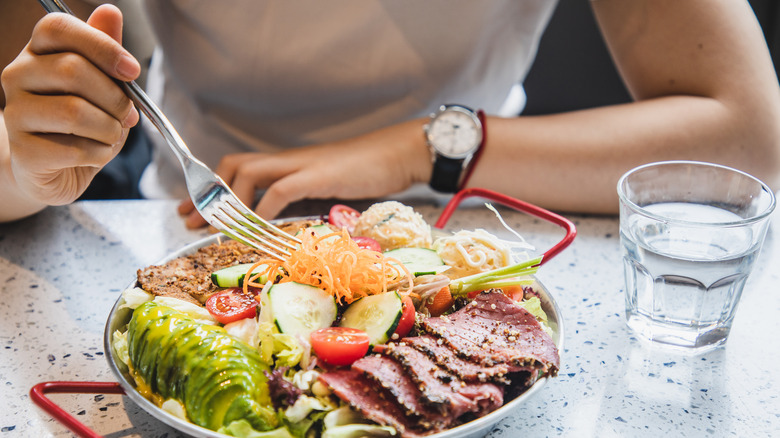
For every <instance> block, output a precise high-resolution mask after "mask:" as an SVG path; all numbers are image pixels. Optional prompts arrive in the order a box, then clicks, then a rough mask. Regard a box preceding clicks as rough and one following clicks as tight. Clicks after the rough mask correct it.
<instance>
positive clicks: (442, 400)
mask: <svg viewBox="0 0 780 438" xmlns="http://www.w3.org/2000/svg"><path fill="white" fill-rule="evenodd" d="M407 339H413V338H406V339H402V340H401V341H400V342H397V343H392V344H389V345H388V348H387V349H385V351H384V354H387V355H389V356H390V357H392V358H393V359H395V360H396V361H398V363H400V364H401V365H402V366H403V368H404V370H405V371H406V373H407V374H408V375H409V377H410V378H411V379H412V380H413V381H414V382H415V383H416V384H417V387H418V388H419V390H420V393H421V396H422V399H423V401H425V402H426V403H427V404H429V405H431V406H433V407H435V408H437V409H438V410H439V411H440V412H442V413H443V414H446V415H447V416H449V417H453V418H458V417H460V416H461V415H463V414H465V413H468V412H471V413H474V414H476V415H477V416H482V415H484V414H487V413H488V412H491V411H493V410H495V409H498V408H499V407H501V405H502V404H503V403H504V389H503V387H502V386H499V385H496V384H494V383H482V382H471V383H467V382H465V381H463V380H461V379H460V378H459V377H458V376H456V375H455V374H453V373H451V372H450V371H449V370H447V369H445V368H444V367H442V366H441V365H440V364H438V363H436V362H435V361H434V360H433V359H432V358H431V357H430V356H428V355H427V354H425V353H424V352H422V351H420V350H417V349H416V348H414V347H412V346H410V345H408V344H407V343H406V341H407ZM445 348H446V347H445ZM453 355H454V353H453Z"/></svg>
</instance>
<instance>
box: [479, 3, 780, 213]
mask: <svg viewBox="0 0 780 438" xmlns="http://www.w3.org/2000/svg"><path fill="white" fill-rule="evenodd" d="M592 5H593V8H594V10H595V12H596V15H597V18H598V20H599V24H600V26H601V28H602V31H603V33H604V36H605V39H606V41H607V42H608V45H609V48H610V50H611V52H612V55H613V58H614V59H615V62H616V64H617V66H618V69H619V71H620V72H621V75H622V76H623V78H624V80H625V82H626V84H627V86H628V88H629V90H630V92H631V93H632V95H633V97H634V99H635V100H636V101H635V102H634V103H630V104H625V105H618V106H612V107H604V108H598V109H591V110H584V111H577V112H572V113H567V114H558V115H551V116H539V117H520V118H517V119H492V120H490V121H489V122H488V126H489V127H490V130H489V133H490V134H489V135H490V137H489V143H488V145H487V148H486V150H485V155H484V158H483V161H482V163H481V164H480V165H479V168H478V169H476V170H475V173H474V176H473V178H472V180H471V185H473V186H485V187H493V188H496V189H498V190H501V191H504V192H507V193H512V194H514V195H517V196H520V197H522V198H523V199H526V200H528V201H531V202H534V203H538V204H541V205H545V206H547V207H550V208H554V209H559V210H566V211H580V212H594V213H613V212H615V211H616V209H617V197H616V195H615V185H616V183H617V179H618V178H619V176H620V175H621V174H622V173H623V172H625V171H626V170H628V169H630V168H632V167H634V166H636V165H638V164H641V163H646V162H650V161H657V160H668V159H691V160H700V161H714V162H718V163H722V164H726V165H731V166H734V167H737V168H739V169H742V170H745V171H747V172H750V173H752V174H754V175H756V176H757V177H759V178H761V179H763V180H765V181H766V182H767V183H768V184H770V185H773V186H774V187H775V188H777V187H778V186H777V184H778V182H779V181H778V176H779V173H780V131H779V129H780V123H777V121H778V120H780V90H778V84H777V78H776V76H775V72H774V69H773V67H772V63H771V60H770V57H769V54H768V52H767V49H766V44H765V42H764V39H763V35H762V34H761V30H760V28H759V27H758V24H757V22H756V21H755V17H754V16H753V13H752V10H751V9H750V7H749V6H748V3H747V2H744V1H734V0H686V1H676V0H631V1H625V0H596V1H593V2H592ZM517 171H519V172H520V173H519V175H520V176H519V177H509V175H513V174H515V173H513V172H517ZM497 176H504V178H503V179H502V178H501V177H497Z"/></svg>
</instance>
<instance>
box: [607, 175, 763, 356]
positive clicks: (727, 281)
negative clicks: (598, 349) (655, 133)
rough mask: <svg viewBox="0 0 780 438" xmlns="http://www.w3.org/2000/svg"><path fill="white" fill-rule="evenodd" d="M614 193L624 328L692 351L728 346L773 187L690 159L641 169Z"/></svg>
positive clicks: (759, 246) (761, 239)
mask: <svg viewBox="0 0 780 438" xmlns="http://www.w3.org/2000/svg"><path fill="white" fill-rule="evenodd" d="M617 190H618V196H619V198H620V241H621V246H622V251H623V265H624V272H625V281H626V294H625V296H626V321H627V324H628V326H629V327H630V328H631V329H632V330H633V331H635V332H636V333H637V334H638V335H639V336H640V337H642V338H645V339H649V340H651V341H654V342H655V343H659V344H666V345H669V346H673V347H677V348H679V349H683V350H686V351H690V352H694V353H700V352H704V351H708V350H710V349H713V348H715V347H717V346H719V345H721V344H723V343H724V342H726V339H727V337H728V334H729V331H730V330H731V325H732V322H733V320H734V313H735V311H736V309H737V304H738V303H739V298H740V296H741V294H742V289H743V287H744V286H745V281H746V280H747V278H748V275H749V274H750V271H751V269H752V268H753V264H754V263H755V261H756V258H757V257H758V254H759V252H760V249H761V245H762V243H763V241H764V237H765V235H766V231H767V227H768V225H769V217H770V216H771V214H772V211H773V210H774V208H775V196H774V194H773V193H772V190H770V189H769V187H768V186H767V185H766V184H764V183H762V182H761V181H759V180H758V179H756V178H754V177H752V176H750V175H748V174H746V173H744V172H741V171H739V170H735V169H732V168H729V167H726V166H721V165H717V164H711V163H703V162H694V161H666V162H658V163H650V164H646V165H643V166H640V167H637V168H635V169H632V170H630V171H629V172H627V173H626V174H625V175H623V176H622V177H621V178H620V181H619V182H618V186H617Z"/></svg>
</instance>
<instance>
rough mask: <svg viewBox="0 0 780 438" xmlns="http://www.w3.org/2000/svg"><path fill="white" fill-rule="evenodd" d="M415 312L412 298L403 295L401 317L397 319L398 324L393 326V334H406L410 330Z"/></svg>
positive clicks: (402, 335)
mask: <svg viewBox="0 0 780 438" xmlns="http://www.w3.org/2000/svg"><path fill="white" fill-rule="evenodd" d="M416 313H417V312H416V311H415V310H414V303H413V302H412V298H411V297H408V296H406V297H404V299H403V307H402V311H401V319H400V320H399V321H398V326H397V327H396V328H395V333H393V334H395V335H398V337H399V338H403V337H404V336H406V335H408V334H409V332H410V331H412V327H414V320H415V315H416Z"/></svg>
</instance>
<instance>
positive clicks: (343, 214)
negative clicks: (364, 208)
mask: <svg viewBox="0 0 780 438" xmlns="http://www.w3.org/2000/svg"><path fill="white" fill-rule="evenodd" d="M359 217H360V212H359V211H357V210H355V209H354V208H352V207H349V206H347V205H344V204H334V205H333V207H331V208H330V213H328V222H330V224H331V225H334V226H335V227H337V228H338V229H339V230H340V229H342V228H346V229H347V231H348V232H349V234H352V232H353V231H355V224H356V223H357V220H358V218H359Z"/></svg>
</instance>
